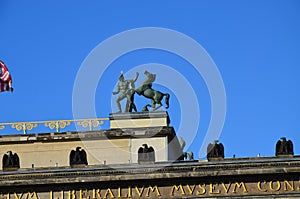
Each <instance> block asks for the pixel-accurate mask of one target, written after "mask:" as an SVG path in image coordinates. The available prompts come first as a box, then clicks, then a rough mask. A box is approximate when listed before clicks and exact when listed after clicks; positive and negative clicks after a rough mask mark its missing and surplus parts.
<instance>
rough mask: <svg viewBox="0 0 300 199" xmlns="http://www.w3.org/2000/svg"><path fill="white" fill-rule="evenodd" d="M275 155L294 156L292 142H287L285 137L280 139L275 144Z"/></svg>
mask: <svg viewBox="0 0 300 199" xmlns="http://www.w3.org/2000/svg"><path fill="white" fill-rule="evenodd" d="M275 155H276V156H278V155H294V147H293V142H292V141H291V140H288V141H287V140H286V138H285V137H282V138H280V140H278V141H277V143H276V152H275Z"/></svg>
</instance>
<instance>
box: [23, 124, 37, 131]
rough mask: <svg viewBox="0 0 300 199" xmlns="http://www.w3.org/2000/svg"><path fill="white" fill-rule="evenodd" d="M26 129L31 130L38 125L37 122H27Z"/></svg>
mask: <svg viewBox="0 0 300 199" xmlns="http://www.w3.org/2000/svg"><path fill="white" fill-rule="evenodd" d="M25 125H26V129H27V130H29V131H31V130H32V129H33V128H36V127H37V126H38V124H37V123H26V124H25Z"/></svg>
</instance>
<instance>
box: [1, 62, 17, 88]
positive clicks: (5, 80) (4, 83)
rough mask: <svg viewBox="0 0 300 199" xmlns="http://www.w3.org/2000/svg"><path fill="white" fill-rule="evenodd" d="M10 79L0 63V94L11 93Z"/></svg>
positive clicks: (5, 68)
mask: <svg viewBox="0 0 300 199" xmlns="http://www.w3.org/2000/svg"><path fill="white" fill-rule="evenodd" d="M11 84H12V78H11V75H10V73H9V72H8V69H7V67H6V66H5V64H4V63H3V62H2V61H0V92H4V91H11V92H12V91H13V90H14V89H13V88H12V85H11Z"/></svg>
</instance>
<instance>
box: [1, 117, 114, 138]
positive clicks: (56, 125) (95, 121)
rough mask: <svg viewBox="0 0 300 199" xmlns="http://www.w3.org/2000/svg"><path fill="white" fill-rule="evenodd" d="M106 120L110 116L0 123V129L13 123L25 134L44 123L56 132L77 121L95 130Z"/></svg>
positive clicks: (13, 125)
mask: <svg viewBox="0 0 300 199" xmlns="http://www.w3.org/2000/svg"><path fill="white" fill-rule="evenodd" d="M105 120H108V118H92V119H80V120H53V121H40V122H14V123H0V130H3V129H5V128H6V126H10V125H11V128H13V129H16V130H17V131H23V132H24V134H26V133H27V131H31V130H32V129H33V128H36V127H38V125H40V124H44V125H45V127H48V128H50V129H56V132H59V131H60V129H63V128H66V127H67V126H70V125H71V123H77V125H78V126H82V127H83V128H89V130H93V128H96V127H98V126H99V125H101V124H103V123H104V121H105Z"/></svg>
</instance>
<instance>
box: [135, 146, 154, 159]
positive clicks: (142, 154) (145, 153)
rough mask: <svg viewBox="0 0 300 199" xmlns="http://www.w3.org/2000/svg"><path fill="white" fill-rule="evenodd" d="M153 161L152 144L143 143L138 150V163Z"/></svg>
mask: <svg viewBox="0 0 300 199" xmlns="http://www.w3.org/2000/svg"><path fill="white" fill-rule="evenodd" d="M143 162H155V151H154V149H153V147H152V146H150V147H148V145H147V144H143V145H142V147H140V148H139V150H138V163H143Z"/></svg>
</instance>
